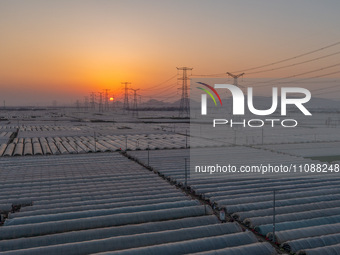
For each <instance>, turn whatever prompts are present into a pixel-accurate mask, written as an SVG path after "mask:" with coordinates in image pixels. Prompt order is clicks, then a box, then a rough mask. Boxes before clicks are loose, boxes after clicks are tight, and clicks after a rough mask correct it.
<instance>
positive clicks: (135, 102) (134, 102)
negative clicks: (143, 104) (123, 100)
mask: <svg viewBox="0 0 340 255" xmlns="http://www.w3.org/2000/svg"><path fill="white" fill-rule="evenodd" d="M130 90H132V91H133V105H132V116H136V117H138V107H137V91H138V90H139V89H130Z"/></svg>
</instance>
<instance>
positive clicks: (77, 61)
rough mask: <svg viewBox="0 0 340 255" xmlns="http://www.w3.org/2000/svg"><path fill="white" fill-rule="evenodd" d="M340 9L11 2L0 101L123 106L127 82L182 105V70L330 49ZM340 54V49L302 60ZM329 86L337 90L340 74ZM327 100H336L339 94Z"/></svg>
mask: <svg viewBox="0 0 340 255" xmlns="http://www.w3.org/2000/svg"><path fill="white" fill-rule="evenodd" d="M339 10H340V2H339V1H336V0H326V1H322V2H321V1H316V0H315V1H310V0H300V1H294V2H293V1H270V0H259V1H251V0H241V1H236V0H235V1H223V0H214V1H203V0H187V1H179V0H175V1H156V0H143V1H137V0H127V1H108V0H99V1H80V0H77V1H76V0H74V1H67V0H61V1H44V0H27V1H25V0H3V1H1V2H0V33H1V43H0V102H1V104H2V102H3V100H6V105H12V106H13V105H37V104H39V105H51V104H52V101H53V100H57V101H58V103H60V104H64V103H67V104H71V103H74V102H75V100H77V99H79V100H83V99H84V96H88V95H89V93H90V92H99V91H101V92H102V91H103V89H106V88H108V89H110V94H112V95H114V96H115V98H117V99H119V98H120V95H121V93H122V85H121V82H123V81H128V82H131V83H132V84H131V87H132V88H140V89H141V91H140V94H141V95H142V96H144V100H147V99H148V98H151V97H153V98H159V99H160V100H162V98H163V99H164V98H167V97H168V96H169V95H170V96H173V97H172V99H173V100H176V99H179V95H178V98H177V97H176V95H177V88H178V87H179V86H178V85H177V80H176V77H175V75H176V73H177V70H176V67H180V66H188V67H192V68H194V69H193V71H192V74H193V75H201V74H223V73H225V72H227V71H230V72H233V71H238V70H244V69H248V68H251V67H254V66H260V65H264V64H268V63H272V62H275V61H278V60H281V59H285V58H288V57H293V56H296V55H299V54H303V53H305V52H308V51H312V50H314V49H318V48H322V47H324V46H327V45H330V44H332V43H336V42H339V41H340V31H339V28H338V24H339V23H340V17H339V15H338V13H339ZM338 51H340V45H338V46H336V47H332V48H329V49H325V50H323V51H322V52H317V53H315V54H313V55H310V56H306V57H303V58H299V61H303V60H308V59H311V58H316V57H319V56H325V55H327V54H333V53H335V52H338ZM295 62H298V60H297V61H295ZM292 63H294V62H292ZM338 63H340V54H338V55H334V56H331V57H327V58H323V59H320V60H318V61H311V62H309V63H306V64H303V65H300V66H296V67H290V68H284V69H279V70H276V71H270V72H263V73H258V74H250V75H247V74H246V76H245V80H246V81H248V82H249V83H251V82H252V81H255V80H254V78H256V79H257V80H256V81H258V79H262V78H268V79H276V78H280V77H287V76H290V75H294V74H296V73H303V72H308V71H310V70H314V69H321V68H323V67H327V66H332V65H336V64H338ZM287 64H289V62H287ZM336 70H339V67H338V66H335V67H334V68H329V69H327V70H324V71H323V72H322V70H321V71H320V72H318V73H315V74H313V73H309V74H306V75H302V76H299V78H306V77H313V76H314V75H318V74H323V73H324V74H326V73H327V72H329V73H331V72H333V71H334V72H335V71H336ZM171 77H172V79H169V78H171ZM225 77H227V76H226V75H225ZM323 78H325V80H324V81H325V82H326V83H325V84H326V85H327V86H335V85H336V84H339V81H340V73H337V74H332V75H328V76H325V77H323ZM168 79H169V81H168V82H165V83H164V84H163V85H159V84H160V83H162V82H164V81H166V80H168ZM247 79H248V80H247ZM334 80H336V81H335V82H334ZM226 81H229V82H231V81H232V80H231V79H226ZM316 81H320V82H322V81H323V80H313V82H311V83H310V84H309V83H308V82H307V81H306V82H305V83H303V86H304V87H306V88H308V86H311V87H312V88H313V89H315V90H318V89H319V88H320V87H318V86H320V85H319V84H317V83H316ZM330 81H333V83H332V82H330ZM327 82H329V83H327ZM249 83H247V84H249ZM313 84H314V85H313ZM316 84H317V85H316ZM156 85H159V86H156ZM321 85H322V84H321ZM154 86H156V88H154ZM313 86H314V87H313ZM339 86H340V85H339ZM254 87H256V86H255V85H254ZM335 91H336V90H335ZM326 92H327V91H326ZM322 96H324V97H328V98H334V99H337V98H339V91H337V92H336V93H328V94H327V93H325V94H323V95H322Z"/></svg>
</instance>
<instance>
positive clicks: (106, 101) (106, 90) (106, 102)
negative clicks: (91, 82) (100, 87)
mask: <svg viewBox="0 0 340 255" xmlns="http://www.w3.org/2000/svg"><path fill="white" fill-rule="evenodd" d="M104 91H105V94H104V109H105V111H108V110H110V109H109V91H110V90H109V89H104Z"/></svg>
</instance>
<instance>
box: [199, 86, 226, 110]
mask: <svg viewBox="0 0 340 255" xmlns="http://www.w3.org/2000/svg"><path fill="white" fill-rule="evenodd" d="M197 83H198V84H201V85H203V86H206V87H207V88H209V89H210V90H211V91H212V92H214V93H215V95H216V96H217V98H218V100H219V101H220V104H221V105H222V100H221V98H220V95H219V94H218V93H217V91H216V90H215V89H214V88H213V87H211V86H210V85H208V84H206V83H203V82H197ZM197 88H198V89H201V90H203V91H204V92H205V93H207V94H208V95H209V96H210V97H211V98H212V100H213V101H214V103H215V105H216V106H217V103H216V100H215V98H214V96H213V95H212V94H211V92H210V91H209V90H206V89H204V88H201V87H197Z"/></svg>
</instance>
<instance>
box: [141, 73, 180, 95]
mask: <svg viewBox="0 0 340 255" xmlns="http://www.w3.org/2000/svg"><path fill="white" fill-rule="evenodd" d="M176 77H177V74H175V75H174V76H172V77H170V78H169V79H167V80H165V81H163V82H161V83H159V84H157V85H155V86H153V87H149V88H146V89H142V90H143V91H147V90H152V89H154V88H157V87H159V86H162V85H163V84H164V83H167V82H168V81H171V80H172V79H174V78H176Z"/></svg>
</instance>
